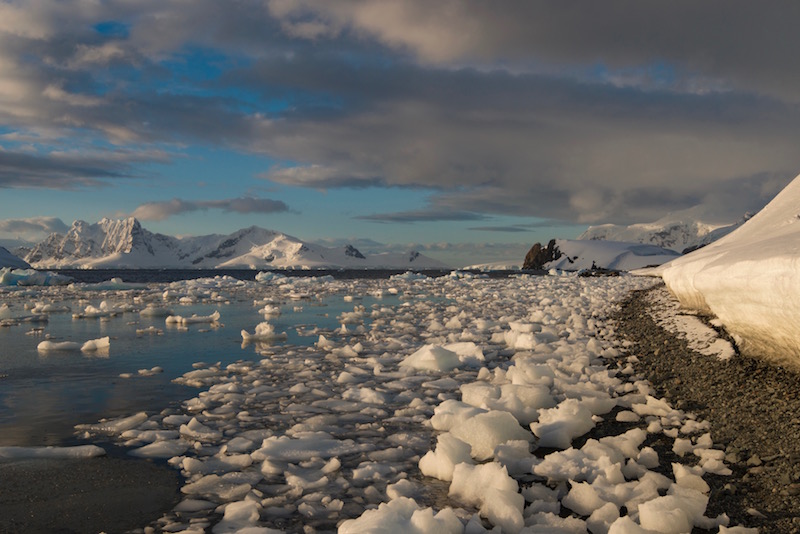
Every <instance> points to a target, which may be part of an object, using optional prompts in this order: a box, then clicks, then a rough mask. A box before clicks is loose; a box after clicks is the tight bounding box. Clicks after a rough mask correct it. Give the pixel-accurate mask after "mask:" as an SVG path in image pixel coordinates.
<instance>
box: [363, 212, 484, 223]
mask: <svg viewBox="0 0 800 534" xmlns="http://www.w3.org/2000/svg"><path fill="white" fill-rule="evenodd" d="M354 219H359V220H362V221H372V222H380V223H413V222H422V221H425V222H431V221H482V220H484V219H486V217H485V216H484V215H481V214H479V213H471V212H464V211H436V210H414V211H399V212H395V213H376V214H374V215H360V216H357V217H354Z"/></svg>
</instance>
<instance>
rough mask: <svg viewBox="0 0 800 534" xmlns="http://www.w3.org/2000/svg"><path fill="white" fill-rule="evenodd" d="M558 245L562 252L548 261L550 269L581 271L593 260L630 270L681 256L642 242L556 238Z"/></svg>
mask: <svg viewBox="0 0 800 534" xmlns="http://www.w3.org/2000/svg"><path fill="white" fill-rule="evenodd" d="M556 245H557V246H558V249H559V250H560V251H561V252H562V254H563V255H562V257H561V258H559V259H557V260H555V261H551V262H549V263H547V264H546V265H545V267H546V268H548V269H561V270H567V271H578V270H581V269H590V268H591V267H592V264H593V263H594V265H595V266H596V267H603V268H606V269H617V270H620V271H630V270H634V269H641V268H642V267H647V266H654V265H661V264H662V263H665V262H668V261H670V260H672V259H674V258H675V257H677V256H678V253H677V252H675V251H672V250H667V249H664V248H660V247H657V246H655V245H645V244H642V243H623V242H619V241H598V240H591V241H580V240H572V239H557V240H556Z"/></svg>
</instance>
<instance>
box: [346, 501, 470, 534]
mask: <svg viewBox="0 0 800 534" xmlns="http://www.w3.org/2000/svg"><path fill="white" fill-rule="evenodd" d="M463 531H464V525H463V524H462V523H461V520H460V519H458V516H456V514H455V512H454V511H453V510H452V509H451V508H445V509H444V510H442V511H440V512H439V513H437V514H434V513H433V509H431V508H425V509H422V508H420V507H419V505H417V502H416V501H415V500H414V499H409V498H408V497H398V498H397V499H393V500H392V501H390V502H388V503H382V504H381V505H380V506H378V509H377V510H367V511H365V512H364V513H363V514H362V515H361V517H359V518H357V519H348V520H347V521H344V522H342V523H341V524H340V525H339V534H367V533H381V534H394V533H397V534H426V533H428V532H437V533H438V532H441V533H442V534H461V533H462V532H463Z"/></svg>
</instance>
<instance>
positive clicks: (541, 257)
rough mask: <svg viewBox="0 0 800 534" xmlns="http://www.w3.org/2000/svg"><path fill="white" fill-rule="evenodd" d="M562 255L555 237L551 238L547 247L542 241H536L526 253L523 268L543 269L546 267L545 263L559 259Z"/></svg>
mask: <svg viewBox="0 0 800 534" xmlns="http://www.w3.org/2000/svg"><path fill="white" fill-rule="evenodd" d="M561 255H562V254H561V251H560V250H558V245H556V240H555V239H551V240H550V242H549V243H548V244H547V246H546V247H543V246H542V244H541V243H536V244H535V245H533V246H532V247H531V249H530V250H529V251H528V253H527V254H526V255H525V261H524V262H523V264H522V268H523V269H525V270H542V269H544V268H545V264H547V263H550V262H551V261H555V260H557V259H559V258H560V257H561Z"/></svg>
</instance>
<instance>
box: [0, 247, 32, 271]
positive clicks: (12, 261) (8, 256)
mask: <svg viewBox="0 0 800 534" xmlns="http://www.w3.org/2000/svg"><path fill="white" fill-rule="evenodd" d="M0 267H11V268H12V269H27V268H29V267H30V265H28V264H27V263H26V262H25V261H23V260H22V259H20V258H18V257H16V256H15V255H13V254H12V253H10V252H9V251H8V249H6V248H5V247H0Z"/></svg>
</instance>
